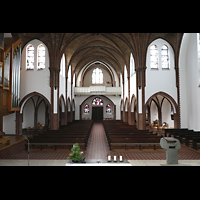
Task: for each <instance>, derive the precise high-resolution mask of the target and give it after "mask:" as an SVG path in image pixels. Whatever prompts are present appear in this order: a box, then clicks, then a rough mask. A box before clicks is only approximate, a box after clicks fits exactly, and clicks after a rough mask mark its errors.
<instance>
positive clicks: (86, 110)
mask: <svg viewBox="0 0 200 200" xmlns="http://www.w3.org/2000/svg"><path fill="white" fill-rule="evenodd" d="M89 112H90V108H89V105H88V104H85V107H84V113H89Z"/></svg>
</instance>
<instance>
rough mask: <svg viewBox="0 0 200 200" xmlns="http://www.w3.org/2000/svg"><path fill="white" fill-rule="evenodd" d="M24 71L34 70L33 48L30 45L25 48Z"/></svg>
mask: <svg viewBox="0 0 200 200" xmlns="http://www.w3.org/2000/svg"><path fill="white" fill-rule="evenodd" d="M26 69H34V47H33V45H32V44H30V45H28V46H27V48H26Z"/></svg>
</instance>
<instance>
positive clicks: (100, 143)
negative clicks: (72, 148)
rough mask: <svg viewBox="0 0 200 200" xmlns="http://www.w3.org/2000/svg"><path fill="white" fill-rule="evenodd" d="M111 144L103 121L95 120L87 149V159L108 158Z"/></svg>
mask: <svg viewBox="0 0 200 200" xmlns="http://www.w3.org/2000/svg"><path fill="white" fill-rule="evenodd" d="M108 153H109V146H108V142H107V139H106V135H105V132H104V127H103V124H102V123H101V122H94V123H93V127H92V130H91V133H90V138H89V141H88V146H87V150H86V155H85V157H86V159H106V158H107V155H108Z"/></svg>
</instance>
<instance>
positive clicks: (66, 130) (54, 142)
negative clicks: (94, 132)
mask: <svg viewBox="0 0 200 200" xmlns="http://www.w3.org/2000/svg"><path fill="white" fill-rule="evenodd" d="M92 124H93V122H92V121H87V122H84V123H83V122H82V121H79V120H77V121H75V122H72V123H69V125H66V126H62V127H61V128H60V129H59V130H47V131H45V132H43V133H39V134H35V135H34V136H33V138H32V139H29V141H30V143H29V146H30V148H40V149H41V150H42V149H43V148H44V147H52V146H53V147H54V149H55V150H56V149H57V148H58V147H65V148H69V149H71V148H72V145H73V144H74V143H79V146H80V148H82V149H86V147H87V142H88V139H89V135H90V131H91V128H92ZM27 147H28V143H27V144H25V149H27Z"/></svg>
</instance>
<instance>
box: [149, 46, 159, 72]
mask: <svg viewBox="0 0 200 200" xmlns="http://www.w3.org/2000/svg"><path fill="white" fill-rule="evenodd" d="M150 67H151V69H158V48H157V46H156V45H152V46H151V47H150Z"/></svg>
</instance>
